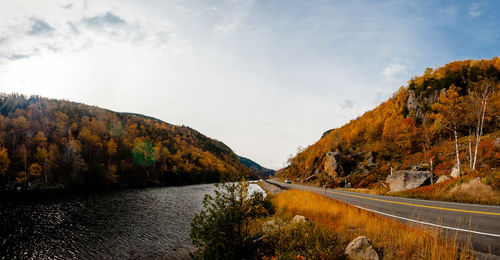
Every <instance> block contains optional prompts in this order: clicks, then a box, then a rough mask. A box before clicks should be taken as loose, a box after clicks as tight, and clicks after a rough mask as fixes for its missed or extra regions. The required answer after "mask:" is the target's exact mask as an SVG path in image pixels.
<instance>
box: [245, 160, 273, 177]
mask: <svg viewBox="0 0 500 260" xmlns="http://www.w3.org/2000/svg"><path fill="white" fill-rule="evenodd" d="M238 158H239V159H240V162H241V163H242V164H243V165H245V166H246V167H247V168H248V169H250V170H251V171H252V172H254V173H255V174H257V175H258V176H260V177H266V176H269V175H274V172H276V171H275V170H271V169H267V168H264V167H262V166H260V164H258V163H256V162H254V161H252V160H250V159H248V158H245V157H243V156H238Z"/></svg>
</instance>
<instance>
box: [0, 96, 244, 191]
mask: <svg viewBox="0 0 500 260" xmlns="http://www.w3.org/2000/svg"><path fill="white" fill-rule="evenodd" d="M0 174H1V175H2V176H1V179H0V186H2V187H10V188H14V187H22V188H36V187H39V188H47V187H61V185H64V186H83V187H88V188H96V187H97V188H103V187H109V186H144V185H173V184H175V185H178V184H190V183H201V182H214V181H218V180H221V179H239V178H241V177H242V176H246V177H247V178H249V177H250V176H253V173H251V171H249V170H248V169H247V168H246V167H245V166H244V165H243V164H241V163H240V161H239V159H238V157H237V156H236V154H234V153H233V151H232V150H231V149H230V148H229V147H227V146H226V145H225V144H223V143H222V142H219V141H217V140H214V139H211V138H209V137H206V136H204V135H203V134H201V133H199V132H198V131H196V130H194V129H191V128H189V127H186V126H176V125H172V124H169V123H166V122H163V121H161V120H158V119H155V118H151V117H147V116H143V115H138V114H130V113H117V112H113V111H109V110H105V109H101V108H98V107H94V106H87V105H85V104H79V103H74V102H69V101H64V100H54V99H47V98H42V97H37V96H32V97H26V96H23V95H17V94H12V95H1V96H0Z"/></svg>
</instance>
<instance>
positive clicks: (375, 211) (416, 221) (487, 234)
mask: <svg viewBox="0 0 500 260" xmlns="http://www.w3.org/2000/svg"><path fill="white" fill-rule="evenodd" d="M348 204H349V203H348ZM349 205H351V206H354V207H356V208H360V209H364V210H367V211H371V212H374V213H377V214H380V215H384V216H388V217H392V218H398V219H403V220H406V221H411V222H415V223H419V224H424V225H429V226H434V227H440V228H446V229H451V230H456V231H462V232H469V233H474V234H478V235H484V236H492V237H500V235H498V234H491V233H485V232H479V231H473V230H468V229H462V228H454V227H449V226H442V225H438V224H433V223H429V222H423V221H419V220H414V219H410V218H405V217H400V216H396V215H392V214H388V213H384V212H380V211H377V210H372V209H367V208H363V207H359V206H356V205H352V204H349Z"/></svg>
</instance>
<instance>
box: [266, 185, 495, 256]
mask: <svg viewBox="0 0 500 260" xmlns="http://www.w3.org/2000/svg"><path fill="white" fill-rule="evenodd" d="M269 182H271V183H275V184H278V185H280V186H283V187H285V188H294V189H300V190H307V191H312V192H316V193H320V194H323V195H326V196H328V197H330V198H333V199H336V200H340V201H343V202H346V203H349V204H351V205H353V206H356V207H359V208H363V209H366V210H369V211H372V212H375V213H377V214H380V215H383V216H386V217H389V218H392V219H395V220H397V221H400V222H403V223H405V224H408V225H415V224H424V225H429V226H437V227H441V228H444V229H446V230H449V231H452V232H457V233H458V234H459V236H460V238H461V239H466V238H467V237H470V238H471V241H472V245H473V248H474V250H476V251H479V252H483V253H489V252H491V253H492V254H494V255H496V256H500V207H499V206H487V205H477V204H463V203H453V202H443V201H429V200H417V199H408V198H401V197H389V196H380V195H373V194H364V193H358V192H349V191H342V190H336V189H327V190H325V189H322V188H318V187H311V186H304V185H297V184H286V183H283V182H280V181H277V180H275V179H273V180H269ZM453 234H454V233H453Z"/></svg>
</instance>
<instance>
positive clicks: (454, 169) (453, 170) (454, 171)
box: [450, 166, 460, 178]
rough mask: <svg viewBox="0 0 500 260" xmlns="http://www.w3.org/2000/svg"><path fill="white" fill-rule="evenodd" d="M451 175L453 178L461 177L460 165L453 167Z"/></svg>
mask: <svg viewBox="0 0 500 260" xmlns="http://www.w3.org/2000/svg"><path fill="white" fill-rule="evenodd" d="M450 176H451V177H452V178H458V177H460V171H459V170H458V167H456V166H453V168H451V173H450Z"/></svg>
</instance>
